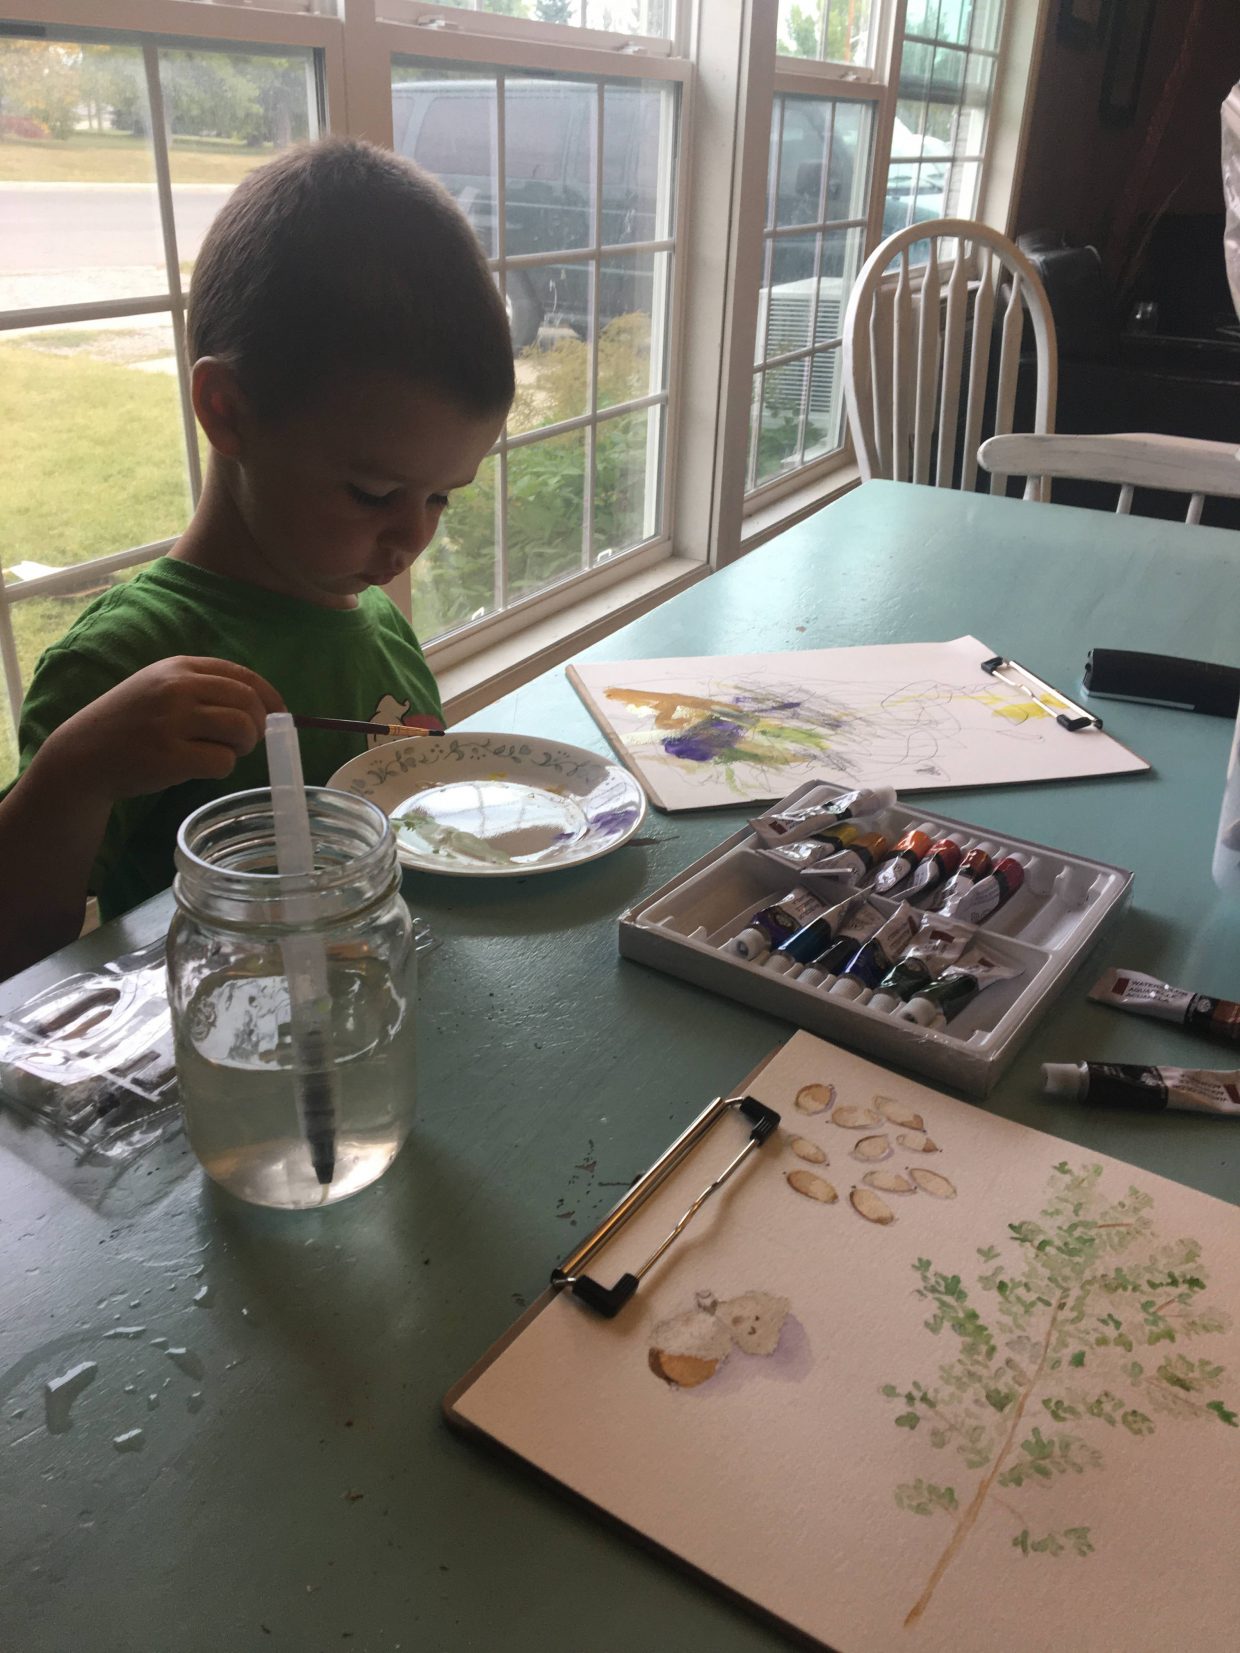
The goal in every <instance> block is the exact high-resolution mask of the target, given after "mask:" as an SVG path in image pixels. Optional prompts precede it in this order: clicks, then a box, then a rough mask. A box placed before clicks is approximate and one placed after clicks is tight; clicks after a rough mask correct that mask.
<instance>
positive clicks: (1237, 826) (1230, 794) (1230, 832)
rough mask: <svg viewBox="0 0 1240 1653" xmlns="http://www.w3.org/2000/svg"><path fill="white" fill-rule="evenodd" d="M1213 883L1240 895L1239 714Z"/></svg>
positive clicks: (1220, 812)
mask: <svg viewBox="0 0 1240 1653" xmlns="http://www.w3.org/2000/svg"><path fill="white" fill-rule="evenodd" d="M1213 872H1214V882H1215V883H1216V884H1217V885H1218V887H1219V889H1220V890H1223V891H1225V892H1226V894H1228V895H1236V894H1237V893H1240V712H1237V713H1236V727H1235V729H1234V730H1233V731H1232V736H1231V748H1230V751H1229V753H1228V758H1227V779H1226V781H1225V782H1224V784H1223V804H1222V808H1221V809H1220V810H1219V815H1218V832H1217V833H1216V834H1215V837H1214V866H1213Z"/></svg>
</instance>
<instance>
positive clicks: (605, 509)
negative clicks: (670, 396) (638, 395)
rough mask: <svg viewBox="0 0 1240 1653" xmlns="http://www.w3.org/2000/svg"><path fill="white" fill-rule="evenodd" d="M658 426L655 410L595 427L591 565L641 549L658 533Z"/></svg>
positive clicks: (658, 415) (608, 421)
mask: <svg viewBox="0 0 1240 1653" xmlns="http://www.w3.org/2000/svg"><path fill="white" fill-rule="evenodd" d="M661 425H662V420H661V419H660V410H659V409H658V408H642V409H641V411H640V412H639V413H624V414H621V415H620V416H619V418H616V419H607V420H604V422H603V423H602V424H601V425H600V426H599V427H598V435H597V438H596V449H595V476H594V560H595V562H596V563H597V562H604V561H606V560H607V559H608V558H609V557H611V556H614V555H615V553H616V552H617V551H626V550H628V549H629V548H630V547H631V546H634V545H640V544H641V542H642V541H643V540H648V539H650V538H651V537H652V536H653V535H654V534H656V533H657V532H658V499H657V497H656V493H655V487H656V484H655V483H654V481H653V479H654V478H656V477H657V476H658V475H659V472H660V469H661V467H660V465H659V463H658V460H659V454H658V446H659V441H660V430H661ZM652 448H653V449H654V452H653V454H652V453H651V449H652ZM652 460H653V463H652Z"/></svg>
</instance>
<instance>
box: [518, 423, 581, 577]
mask: <svg viewBox="0 0 1240 1653" xmlns="http://www.w3.org/2000/svg"><path fill="white" fill-rule="evenodd" d="M585 471H586V445H585V432H584V431H579V430H576V431H569V432H568V433H567V434H566V435H564V436H551V437H548V438H547V440H546V441H544V442H534V443H531V445H530V446H529V447H527V448H516V449H514V450H513V451H512V452H511V453H510V454H509V455H508V587H509V593H510V595H511V596H512V597H514V598H516V597H521V596H524V595H525V594H526V593H528V592H530V591H536V590H537V589H538V588H539V587H540V586H544V585H551V584H552V583H553V582H554V581H556V580H561V579H563V578H565V576H566V575H569V574H575V573H577V572H578V571H579V570H580V568H581V566H582V549H581V547H582V511H583V504H584V499H585Z"/></svg>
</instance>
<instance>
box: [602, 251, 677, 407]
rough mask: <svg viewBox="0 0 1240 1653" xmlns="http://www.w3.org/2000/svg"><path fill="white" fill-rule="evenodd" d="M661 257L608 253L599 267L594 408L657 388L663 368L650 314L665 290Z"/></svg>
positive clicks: (662, 299)
mask: <svg viewBox="0 0 1240 1653" xmlns="http://www.w3.org/2000/svg"><path fill="white" fill-rule="evenodd" d="M668 275H669V257H668V254H667V253H636V254H634V255H633V257H631V258H620V257H617V256H616V254H614V253H612V254H610V255H608V257H607V258H606V260H605V262H604V264H603V273H602V287H601V291H600V297H599V306H600V310H601V314H602V322H603V331H602V335H601V336H600V338H599V346H598V405H599V407H614V406H615V404H616V403H617V402H628V401H632V400H634V399H635V398H636V397H638V396H649V395H652V394H653V393H654V392H655V391H657V390H659V389H660V388H661V387H662V384H663V380H664V363H663V356H662V353H661V351H660V350H659V348H658V340H657V339H656V338H655V337H654V334H655V333H656V331H661V329H659V328H657V326H656V315H655V312H656V309H660V310H661V309H662V307H663V305H664V304H665V302H666V298H667V290H668Z"/></svg>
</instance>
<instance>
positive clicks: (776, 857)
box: [761, 821, 861, 872]
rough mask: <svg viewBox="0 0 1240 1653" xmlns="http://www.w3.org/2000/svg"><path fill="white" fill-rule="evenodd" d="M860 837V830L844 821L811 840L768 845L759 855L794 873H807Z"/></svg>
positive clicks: (817, 833)
mask: <svg viewBox="0 0 1240 1653" xmlns="http://www.w3.org/2000/svg"><path fill="white" fill-rule="evenodd" d="M860 836H861V828H860V827H859V826H854V825H853V823H852V822H851V821H846V822H845V823H844V825H843V826H837V827H832V828H831V829H830V831H828V832H816V833H815V834H814V836H813V837H812V838H798V839H796V840H795V841H794V842H793V843H791V844H774V845H770V846H768V847H766V848H764V849H763V850H762V851H761V853H762V854H763V855H765V856H766V857H767V859H768V860H771V861H776V862H778V864H779V865H780V866H781V867H791V868H792V870H793V871H794V872H809V871H811V870H812V869H813V868H815V867H817V866H819V865H820V864H821V863H822V862H823V861H826V860H829V859H830V857H831V856H833V855H838V854H839V852H840V851H841V850H842V849H846V848H847V847H848V845H849V844H851V843H854V842H855V841H856V840H857V839H858V838H860Z"/></svg>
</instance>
